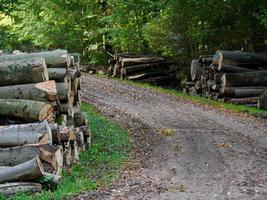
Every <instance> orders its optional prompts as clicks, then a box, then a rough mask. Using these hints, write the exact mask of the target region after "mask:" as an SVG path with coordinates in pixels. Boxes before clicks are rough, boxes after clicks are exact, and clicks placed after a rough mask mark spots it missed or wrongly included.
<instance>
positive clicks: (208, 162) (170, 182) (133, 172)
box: [80, 76, 267, 200]
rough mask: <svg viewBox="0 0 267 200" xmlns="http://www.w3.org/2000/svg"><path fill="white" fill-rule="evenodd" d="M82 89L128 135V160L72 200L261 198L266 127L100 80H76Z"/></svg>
mask: <svg viewBox="0 0 267 200" xmlns="http://www.w3.org/2000/svg"><path fill="white" fill-rule="evenodd" d="M83 90H84V94H83V99H84V101H85V102H88V103H91V104H93V105H95V106H96V107H97V108H98V109H99V110H101V111H102V112H103V113H104V114H105V115H107V116H109V117H111V118H113V119H114V120H116V121H119V122H120V123H121V124H122V125H123V126H124V127H125V128H127V129H128V130H129V131H130V133H131V134H132V136H133V140H134V143H135V150H134V154H135V157H136V159H134V160H133V161H132V163H131V162H130V161H129V163H128V164H127V166H128V167H127V169H126V170H125V171H124V172H123V173H122V177H121V179H120V180H119V181H117V182H116V183H114V184H113V185H112V187H111V188H108V189H107V190H105V191H97V192H94V193H91V194H84V195H82V196H80V198H85V199H88V198H90V199H203V200H204V199H205V200H208V199H267V122H266V121H265V122H264V121H263V120H260V119H254V118H252V117H247V116H244V115H237V114H231V113H227V112H223V111H217V110H215V109H213V108H210V107H209V106H201V105H197V104H193V103H191V102H188V101H186V100H182V99H179V98H177V97H173V96H170V95H166V94H161V93H159V92H155V91H151V90H149V89H144V88H140V87H135V86H129V85H127V84H124V83H121V82H118V81H115V80H110V79H105V78H97V77H92V76H89V77H84V78H83ZM138 158H139V159H138Z"/></svg>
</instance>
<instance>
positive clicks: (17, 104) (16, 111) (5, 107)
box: [0, 99, 53, 122]
mask: <svg viewBox="0 0 267 200" xmlns="http://www.w3.org/2000/svg"><path fill="white" fill-rule="evenodd" d="M0 116H2V117H6V118H11V119H13V118H15V119H19V120H22V121H25V122H35V121H43V120H45V119H46V120H47V121H48V122H51V121H52V120H53V108H52V107H51V105H49V104H46V103H43V102H38V101H31V100H21V99H0Z"/></svg>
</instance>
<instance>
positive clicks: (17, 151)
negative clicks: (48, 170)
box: [0, 144, 55, 166]
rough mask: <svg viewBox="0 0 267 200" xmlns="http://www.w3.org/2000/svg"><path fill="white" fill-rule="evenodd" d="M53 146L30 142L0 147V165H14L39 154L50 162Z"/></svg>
mask: <svg viewBox="0 0 267 200" xmlns="http://www.w3.org/2000/svg"><path fill="white" fill-rule="evenodd" d="M54 151H55V150H54V147H53V146H51V145H49V144H46V145H40V144H31V145H23V146H17V147H10V148H0V166H15V165H19V164H21V163H23V162H26V161H28V160H30V159H33V158H35V157H36V156H39V157H40V159H41V160H42V161H44V162H47V163H50V164H52V162H53V152H54Z"/></svg>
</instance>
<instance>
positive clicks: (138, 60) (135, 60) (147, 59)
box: [121, 57, 164, 67]
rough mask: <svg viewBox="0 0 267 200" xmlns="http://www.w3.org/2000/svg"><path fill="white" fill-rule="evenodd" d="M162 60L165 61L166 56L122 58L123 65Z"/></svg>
mask: <svg viewBox="0 0 267 200" xmlns="http://www.w3.org/2000/svg"><path fill="white" fill-rule="evenodd" d="M161 61H164V58H161V57H143V58H123V59H121V66H122V67H126V66H131V65H138V64H146V63H156V62H161Z"/></svg>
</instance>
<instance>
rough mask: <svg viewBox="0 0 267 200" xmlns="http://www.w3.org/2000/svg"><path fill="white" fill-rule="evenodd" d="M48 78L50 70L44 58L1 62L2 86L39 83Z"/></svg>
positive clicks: (0, 82) (0, 81)
mask: <svg viewBox="0 0 267 200" xmlns="http://www.w3.org/2000/svg"><path fill="white" fill-rule="evenodd" d="M0 57H1V56H0ZM48 80H49V76H48V71H47V68H46V64H45V60H44V59H43V58H35V59H31V60H16V61H7V62H2V63H0V85H1V86H6V85H17V84H26V83H38V82H43V81H48Z"/></svg>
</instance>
